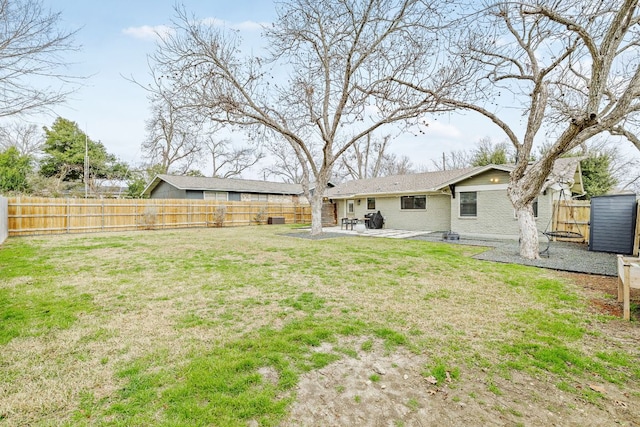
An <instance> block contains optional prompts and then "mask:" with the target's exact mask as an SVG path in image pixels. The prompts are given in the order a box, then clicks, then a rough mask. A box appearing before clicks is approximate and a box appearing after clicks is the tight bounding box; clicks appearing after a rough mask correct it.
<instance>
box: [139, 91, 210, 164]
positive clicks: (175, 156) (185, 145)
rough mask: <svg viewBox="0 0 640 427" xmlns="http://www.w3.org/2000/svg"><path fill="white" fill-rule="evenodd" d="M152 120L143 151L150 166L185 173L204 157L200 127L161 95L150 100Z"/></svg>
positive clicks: (148, 124) (148, 127)
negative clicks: (202, 155) (158, 166)
mask: <svg viewBox="0 0 640 427" xmlns="http://www.w3.org/2000/svg"><path fill="white" fill-rule="evenodd" d="M151 113H152V116H151V119H149V120H148V121H147V140H146V141H145V142H144V143H143V144H142V150H143V153H144V154H145V156H146V158H147V160H148V163H149V164H153V165H160V170H161V171H162V173H169V172H170V171H171V172H175V173H178V174H186V173H187V172H188V171H189V170H190V169H191V167H192V166H193V165H195V164H197V163H198V162H199V160H200V156H201V154H202V147H201V144H200V140H199V135H200V131H201V126H200V125H198V124H197V123H195V122H194V120H192V117H190V116H189V115H188V114H186V112H185V110H180V109H179V108H177V107H176V106H174V105H173V103H172V102H170V101H169V100H168V99H167V98H165V97H163V96H162V94H161V93H156V94H154V95H152V97H151Z"/></svg>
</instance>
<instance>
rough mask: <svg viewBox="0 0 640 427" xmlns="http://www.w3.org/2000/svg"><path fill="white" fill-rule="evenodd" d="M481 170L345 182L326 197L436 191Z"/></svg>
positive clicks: (473, 169) (328, 192)
mask: <svg viewBox="0 0 640 427" xmlns="http://www.w3.org/2000/svg"><path fill="white" fill-rule="evenodd" d="M480 169H483V167H482V166H477V167H472V168H465V169H452V170H445V171H436V172H424V173H414V174H409V175H393V176H385V177H381V178H368V179H357V180H354V181H349V182H345V183H342V184H339V185H337V186H336V187H334V188H331V189H329V190H328V191H327V197H330V198H331V197H333V198H341V197H349V196H353V195H356V194H372V195H373V194H394V193H408V192H418V191H424V192H429V191H438V190H439V189H440V188H441V187H442V186H443V185H446V184H447V183H448V182H450V181H453V180H456V179H457V178H461V177H464V176H466V175H469V174H473V172H475V171H477V170H480Z"/></svg>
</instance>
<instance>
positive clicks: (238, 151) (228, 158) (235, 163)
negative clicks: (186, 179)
mask: <svg viewBox="0 0 640 427" xmlns="http://www.w3.org/2000/svg"><path fill="white" fill-rule="evenodd" d="M204 144H205V146H206V147H207V149H208V151H209V155H210V156H211V166H212V168H213V172H212V175H211V176H213V177H215V178H231V177H234V176H240V175H242V172H244V171H246V170H247V169H249V168H251V167H252V166H254V165H255V164H256V163H258V162H259V161H260V160H261V159H262V158H264V154H262V153H261V152H259V151H256V150H255V149H254V148H252V147H234V146H233V145H232V144H231V141H229V140H228V139H216V138H215V137H214V133H209V134H208V135H206V136H205V137H204Z"/></svg>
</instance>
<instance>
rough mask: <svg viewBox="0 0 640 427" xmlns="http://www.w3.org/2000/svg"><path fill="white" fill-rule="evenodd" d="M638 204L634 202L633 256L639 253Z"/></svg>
mask: <svg viewBox="0 0 640 427" xmlns="http://www.w3.org/2000/svg"><path fill="white" fill-rule="evenodd" d="M639 246H640V203H637V202H636V232H635V236H634V238H633V256H638V253H639V252H640V248H639Z"/></svg>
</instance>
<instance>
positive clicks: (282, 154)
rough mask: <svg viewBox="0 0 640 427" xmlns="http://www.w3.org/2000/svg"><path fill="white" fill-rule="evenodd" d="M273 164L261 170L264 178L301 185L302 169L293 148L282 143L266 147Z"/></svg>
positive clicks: (278, 142)
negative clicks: (272, 177) (271, 177)
mask: <svg viewBox="0 0 640 427" xmlns="http://www.w3.org/2000/svg"><path fill="white" fill-rule="evenodd" d="M266 148H267V150H268V151H269V153H270V154H271V156H272V157H273V163H272V164H271V165H269V166H267V167H265V168H264V169H263V173H264V174H265V176H275V177H278V178H280V179H282V181H283V182H288V183H290V184H301V183H302V179H303V178H302V175H303V173H302V167H301V166H300V161H299V160H298V156H297V155H296V153H295V151H294V148H293V147H292V146H291V145H290V144H288V143H286V142H283V141H276V142H273V143H271V144H267V145H266Z"/></svg>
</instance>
